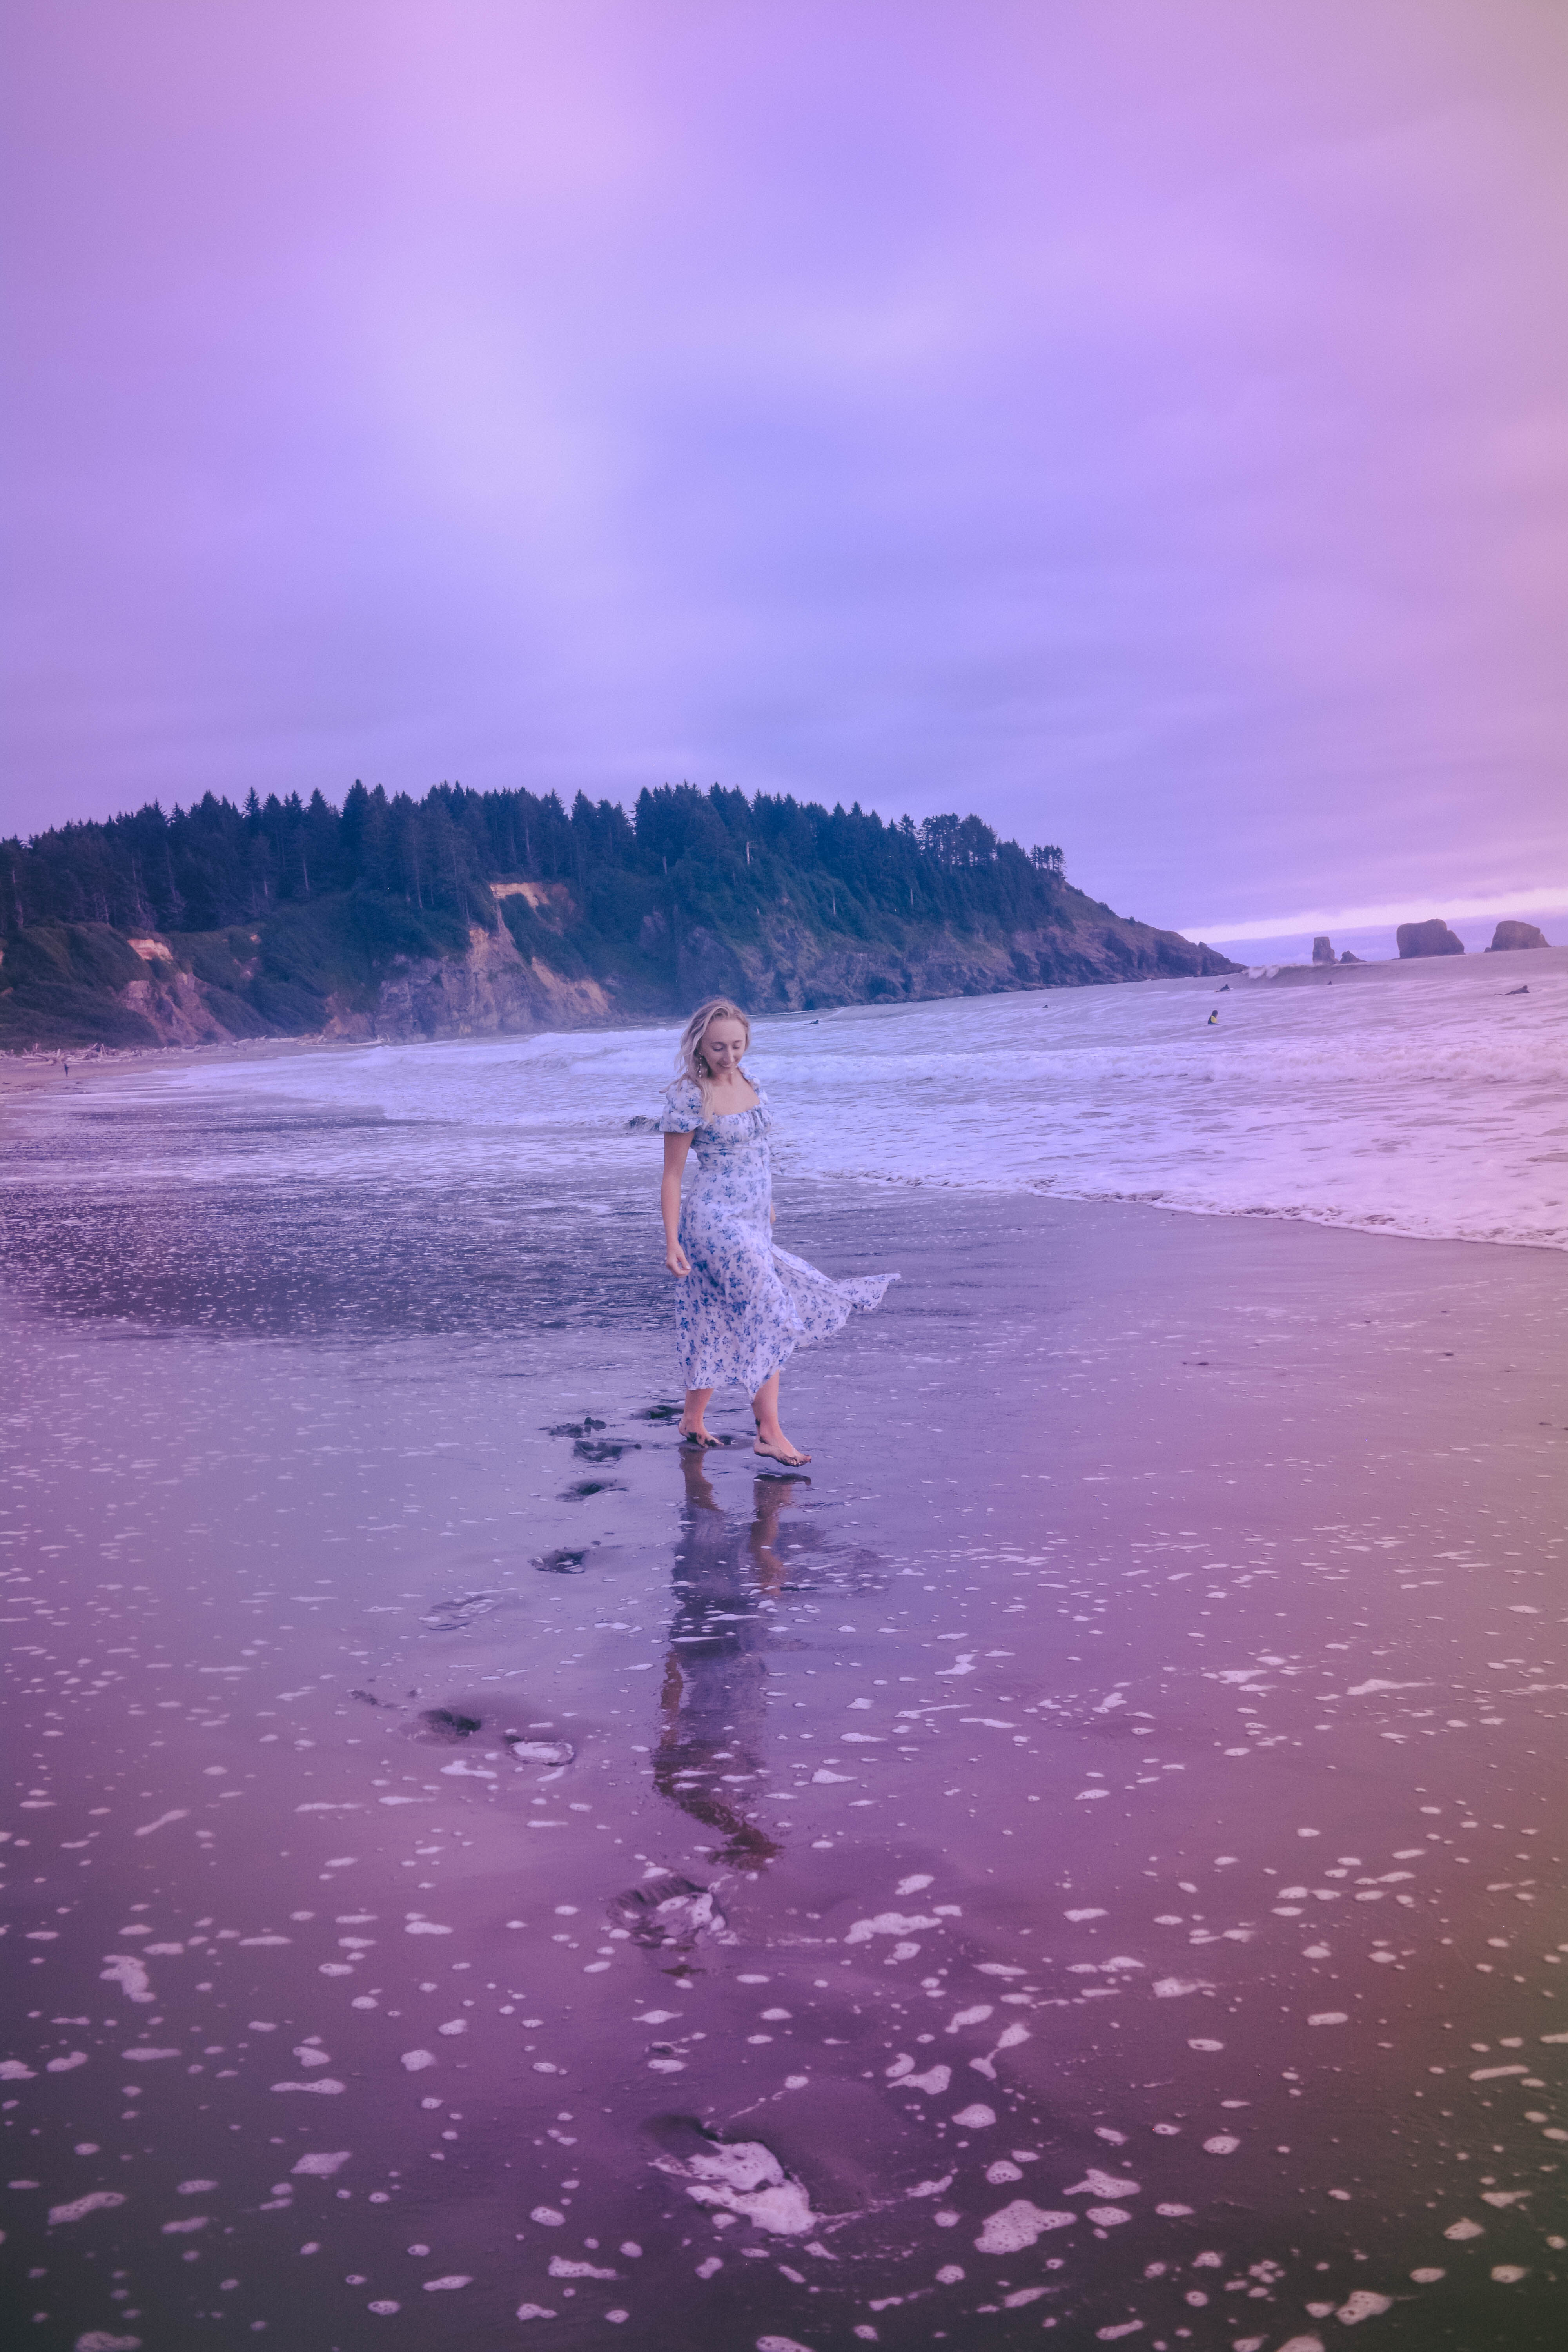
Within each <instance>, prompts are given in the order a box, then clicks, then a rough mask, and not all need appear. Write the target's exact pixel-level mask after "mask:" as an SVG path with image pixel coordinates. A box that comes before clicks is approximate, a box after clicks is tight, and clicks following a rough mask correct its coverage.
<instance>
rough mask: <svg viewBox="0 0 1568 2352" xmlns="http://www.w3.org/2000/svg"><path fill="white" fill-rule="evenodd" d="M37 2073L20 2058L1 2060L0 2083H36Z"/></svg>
mask: <svg viewBox="0 0 1568 2352" xmlns="http://www.w3.org/2000/svg"><path fill="white" fill-rule="evenodd" d="M37 2079H38V2077H37V2073H36V2071H35V2070H34V2069H33V2068H32V2067H31V2066H28V2065H26V2064H24V2063H23V2061H22V2060H21V2059H20V2058H0V2083H36V2082H37Z"/></svg>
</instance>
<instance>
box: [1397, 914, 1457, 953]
mask: <svg viewBox="0 0 1568 2352" xmlns="http://www.w3.org/2000/svg"><path fill="white" fill-rule="evenodd" d="M1394 943H1395V945H1396V946H1397V948H1398V950H1399V952H1400V954H1401V955H1402V956H1406V957H1408V956H1446V955H1463V954H1464V952H1465V942H1464V940H1461V939H1457V938H1456V937H1455V935H1454V933H1453V932H1452V931H1451V930H1450V929H1448V926H1447V923H1446V922H1444V920H1443V919H1442V918H1441V916H1439V915H1434V916H1433V918H1432V920H1431V921H1430V922H1429V923H1401V924H1400V926H1399V929H1397V930H1396V931H1395V933H1394Z"/></svg>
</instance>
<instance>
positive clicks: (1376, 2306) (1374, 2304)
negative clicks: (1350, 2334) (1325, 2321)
mask: <svg viewBox="0 0 1568 2352" xmlns="http://www.w3.org/2000/svg"><path fill="white" fill-rule="evenodd" d="M1393 2308H1394V2297H1393V2296H1392V2295H1391V2294H1373V2291H1372V2289H1371V2288H1370V2287H1364V2286H1358V2287H1357V2289H1356V2291H1355V2293H1354V2294H1352V2295H1350V2296H1349V2297H1347V2299H1346V2300H1345V2301H1344V2302H1343V2303H1342V2304H1341V2305H1340V2307H1339V2309H1338V2310H1337V2311H1336V2312H1335V2314H1334V2317H1335V2318H1336V2319H1337V2320H1339V2321H1340V2322H1341V2324H1342V2326H1346V2327H1354V2326H1355V2325H1356V2324H1357V2322H1358V2321H1359V2320H1363V2319H1381V2318H1382V2316H1383V2315H1384V2312H1385V2311H1392V2310H1393Z"/></svg>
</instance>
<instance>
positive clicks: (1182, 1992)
mask: <svg viewBox="0 0 1568 2352" xmlns="http://www.w3.org/2000/svg"><path fill="white" fill-rule="evenodd" d="M1212 1990H1213V1987H1212V1986H1211V1985H1209V1984H1207V1983H1206V1982H1205V1979H1203V1978H1202V1977H1160V1978H1159V1979H1156V1982H1155V1985H1154V1998H1155V2000H1184V1998H1185V1996H1186V1995H1187V1994H1188V1993H1190V1992H1210V1991H1212Z"/></svg>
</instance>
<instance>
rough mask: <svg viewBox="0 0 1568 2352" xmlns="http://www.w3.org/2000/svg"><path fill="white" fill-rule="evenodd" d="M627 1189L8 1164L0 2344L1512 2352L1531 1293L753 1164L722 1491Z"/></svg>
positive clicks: (1554, 2097)
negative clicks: (682, 1405)
mask: <svg viewBox="0 0 1568 2352" xmlns="http://www.w3.org/2000/svg"><path fill="white" fill-rule="evenodd" d="M120 1115H121V1116H123V1115H129V1114H120ZM112 1124H113V1122H112V1120H110V1127H112ZM109 1140H110V1139H109V1137H107V1136H106V1137H105V1138H104V1139H102V1140H101V1143H100V1148H103V1149H105V1150H107V1149H108V1146H109ZM23 1172H24V1173H25V1171H23ZM7 1225H8V1234H7V1239H8V1243H9V1245H10V1246H9V1249H8V1262H9V1264H10V1265H11V1268H12V1277H11V1282H10V1286H9V1292H8V1297H7V1301H6V1307H5V1315H6V1322H7V1331H6V1353H7V1359H8V1361H9V1362H10V1364H11V1365H12V1367H13V1372H12V1378H11V1380H10V1381H9V1382H8V1390H9V1394H10V1400H11V1402H10V1409H9V1421H10V1434H11V1438H12V1444H13V1451H12V1475H11V1478H10V1481H9V1484H10V1489H11V1491H10V1494H9V1496H8V1497H7V1500H8V1504H9V1513H8V1517H7V1519H6V1521H5V1525H6V1527H7V1528H8V1529H9V1530H10V1533H9V1536H8V1538H7V1544H6V1551H7V1560H8V1583H7V1588H6V1589H7V1591H8V1593H9V1594H10V1596H11V1610H10V1614H11V1616H12V1621H13V1622H12V1625H11V1628H10V1631H11V1638H12V1643H13V1647H12V1651H11V1658H10V1668H9V1673H10V1689H9V1694H8V1705H7V1708H6V1717H5V1720H6V1738H7V1745H8V1748H9V1749H10V1753H11V1757H12V1759H13V1762H14V1764H15V1766H16V1772H17V1776H18V1778H17V1801H16V1807H15V1809H14V1810H12V1811H10V1812H9V1813H8V1814H7V1826H8V1828H9V1830H10V1832H11V1833H10V1836H9V1838H8V1839H7V1841H6V1849H7V1853H8V1857H9V1858H10V1859H11V1864H12V1867H11V1874H10V1875H11V1888H10V1892H9V1894H8V1895H7V1896H6V1918H7V1921H8V1932H7V1933H6V1935H5V1938H4V1941H3V1944H0V1968H4V1969H5V1971H6V1974H7V1978H8V1979H9V1980H8V1983H7V1993H6V2004H5V2013H6V2017H7V2019H8V2021H9V2032H10V2038H9V2040H8V2041H7V2042H6V2045H5V2051H4V2053H0V2055H3V2056H4V2058H5V2075H6V2080H5V2111H4V2125H5V2131H6V2133H7V2135H8V2143H9V2147H10V2155H9V2157H8V2160H7V2166H6V2177H7V2179H8V2180H9V2181H10V2183H11V2186H10V2187H9V2188H8V2189H6V2191H5V2215H4V2227H5V2232H6V2236H5V2245H4V2247H3V2249H0V2260H4V2261H5V2263H7V2265H9V2266H10V2268H11V2284H10V2285H9V2287H8V2289H7V2294H8V2298H9V2300H10V2303H11V2307H12V2308H13V2309H16V2310H18V2311H22V2312H24V2313H25V2314H26V2315H27V2317H28V2321H29V2326H30V2329H31V2334H30V2340H32V2341H34V2342H37V2343H38V2344H39V2345H42V2346H46V2347H53V2346H56V2345H59V2346H76V2345H78V2344H79V2343H81V2342H89V2343H93V2344H104V2343H108V2342H110V2341H114V2342H128V2341H130V2340H131V2339H132V2338H134V2339H136V2340H137V2341H138V2342H139V2343H142V2344H146V2345H148V2346H152V2345H157V2344H170V2343H176V2342H177V2343H180V2344H185V2343H196V2342H205V2341H207V2340H209V2338H210V2339H211V2340H215V2341H222V2340H225V2338H226V2337H229V2336H237V2335H245V2334H248V2333H250V2332H252V2331H255V2332H258V2333H259V2332H269V2333H270V2334H272V2335H273V2336H281V2337H282V2338H283V2340H286V2341H287V2342H289V2344H290V2345H300V2346H309V2347H312V2352H313V2347H322V2352H325V2347H358V2346H360V2345H362V2344H363V2343H366V2342H369V2341H376V2342H380V2341H391V2342H404V2343H409V2344H417V2345H419V2346H432V2347H436V2346H441V2345H446V2344H448V2343H450V2344H457V2343H459V2342H463V2343H468V2342H471V2341H475V2340H482V2341H485V2342H487V2343H488V2342H500V2341H510V2340H511V2339H512V2337H513V2336H514V2335H515V2334H517V2333H519V2332H520V2330H523V2329H536V2330H537V2331H538V2332H539V2333H540V2334H541V2336H542V2340H544V2341H546V2342H549V2343H552V2344H560V2345H566V2346H571V2345H576V2344H586V2343H589V2342H596V2341H599V2340H601V2339H604V2338H605V2336H606V2334H607V2333H610V2334H611V2335H612V2336H613V2340H615V2341H616V2342H621V2343H626V2344H636V2345H646V2346H649V2347H656V2346H657V2347H664V2346H668V2345H669V2344H671V2343H673V2342H680V2343H683V2344H691V2345H694V2346H702V2347H708V2346H713V2347H731V2346H750V2345H752V2344H757V2343H763V2344H769V2345H783V2344H790V2345H800V2346H805V2347H811V2352H828V2347H834V2346H838V2345H844V2346H849V2345H851V2344H854V2343H856V2342H862V2341H863V2342H872V2343H878V2344H880V2345H884V2346H892V2347H903V2346H913V2345H917V2344H918V2345H925V2344H929V2343H934V2342H946V2343H949V2344H952V2345H953V2346H955V2347H969V2346H972V2345H973V2346H982V2345H984V2346H990V2345H995V2346H999V2347H1011V2346H1013V2345H1016V2344H1023V2343H1026V2342H1030V2343H1032V2342H1034V2341H1036V2340H1037V2338H1038V2337H1039V2336H1041V2335H1042V2333H1049V2332H1052V2331H1055V2335H1056V2340H1057V2341H1058V2342H1062V2343H1065V2344H1069V2345H1074V2346H1076V2345H1079V2344H1083V2345H1089V2344H1090V2343H1096V2342H1099V2341H1102V2340H1103V2341H1113V2340H1119V2339H1120V2338H1121V2337H1123V2336H1126V2337H1127V2338H1128V2339H1129V2340H1130V2341H1131V2342H1134V2343H1137V2344H1146V2345H1148V2346H1150V2347H1156V2348H1157V2347H1174V2346H1175V2345H1176V2344H1178V2343H1180V2344H1181V2345H1183V2346H1188V2345H1190V2346H1192V2347H1194V2352H1201V2347H1209V2346H1218V2345H1226V2346H1234V2347H1250V2352H1264V2347H1267V2352H1277V2347H1283V2346H1285V2345H1287V2344H1291V2345H1295V2346H1297V2347H1301V2346H1302V2345H1304V2344H1307V2343H1310V2342H1311V2341H1313V2340H1319V2341H1321V2342H1324V2343H1327V2342H1328V2341H1329V2340H1330V2338H1333V2339H1334V2340H1337V2339H1338V2336H1339V2330H1340V2326H1341V2325H1342V2324H1343V2323H1346V2322H1350V2323H1359V2322H1363V2321H1364V2322H1367V2323H1369V2324H1370V2323H1371V2322H1373V2321H1375V2322H1376V2326H1375V2329H1374V2340H1375V2341H1381V2342H1384V2343H1386V2344H1388V2345H1390V2346H1408V2347H1416V2346H1420V2347H1423V2352H1428V2348H1429V2347H1435V2346H1447V2345H1451V2346H1454V2347H1493V2346H1496V2347H1508V2352H1514V2348H1515V2347H1535V2346H1541V2347H1546V2346H1548V2345H1551V2344H1553V2343H1554V2342H1555V2341H1556V2340H1557V2335H1558V2332H1559V2327H1560V2321H1561V2314H1562V2298H1563V2284H1562V2282H1563V2274H1564V2252H1563V2235H1562V2232H1563V2202H1562V2179H1563V2170H1562V2168H1563V2150H1564V2147H1568V2141H1565V2140H1564V2137H1563V2133H1564V2126H1565V2125H1568V2114H1565V2112H1564V2108H1565V2105H1568V2103H1565V2102H1564V2100H1563V2074H1564V2053H1565V2051H1568V2041H1565V2040H1564V2038H1563V2037H1564V2036H1568V1996H1565V1993H1564V1989H1563V1981H1562V1979H1563V1958H1564V1957H1568V1911H1565V1909H1564V1905H1563V1894H1562V1872H1561V1851H1562V1822H1563V1818H1564V1794H1565V1791H1564V1786H1563V1781H1564V1770H1563V1738H1562V1723H1563V1686H1564V1684H1565V1683H1568V1670H1565V1669H1568V1662H1565V1659H1564V1654H1563V1621H1564V1603H1563V1583H1562V1564H1561V1563H1562V1541H1563V1538H1562V1519H1563V1511H1562V1502H1563V1492H1564V1469H1563V1460H1564V1457H1563V1448H1564V1447H1565V1446H1568V1429H1565V1428H1564V1426H1563V1423H1564V1420H1565V1418H1568V1417H1565V1416H1564V1414H1563V1411H1562V1400H1561V1385H1560V1374H1561V1364H1562V1346H1563V1310H1564V1306H1565V1303H1568V1265H1565V1264H1564V1261H1563V1256H1562V1255H1561V1254H1560V1253H1554V1252H1545V1251H1535V1250H1527V1249H1498V1248H1485V1247H1480V1246H1477V1245H1474V1244H1461V1243H1453V1244H1447V1243H1423V1242H1415V1241H1409V1240H1392V1239H1384V1238H1380V1237H1377V1236H1370V1235H1366V1234H1353V1233H1345V1232H1336V1231H1331V1230H1324V1229H1321V1228H1318V1227H1314V1226H1310V1225H1300V1224H1292V1223H1284V1222H1276V1221H1267V1220H1261V1219H1259V1220H1249V1219H1246V1218H1202V1217H1193V1216H1183V1215H1175V1214H1171V1213H1165V1212H1162V1211H1160V1210H1155V1209H1149V1208H1139V1207H1125V1206H1113V1205H1101V1204H1094V1203H1083V1202H1052V1201H1049V1200H1038V1199H1019V1200H1009V1199H1006V1198H997V1197H981V1196H976V1195H974V1194H966V1193H960V1192H941V1191H937V1192H931V1191H926V1192H913V1191H910V1190H901V1189H899V1188H896V1187H886V1188H873V1187H868V1186H865V1185H858V1186H847V1185H846V1186H841V1187H832V1186H826V1185H820V1184H805V1183H802V1184H798V1185H796V1186H795V1187H786V1188H785V1189H784V1192H783V1194H782V1204H781V1218H780V1234H781V1238H784V1240H785V1241H786V1245H787V1246H790V1247H794V1248H797V1249H799V1250H800V1251H802V1252H803V1253H804V1254H805V1255H807V1256H809V1257H811V1258H812V1259H814V1260H815V1261H816V1262H818V1263H820V1264H823V1265H826V1266H827V1267H828V1268H830V1269H835V1270H840V1271H845V1272H848V1271H851V1270H856V1271H859V1270H877V1269H879V1268H887V1267H897V1268H898V1269H899V1270H900V1273H901V1275H902V1277H903V1278H902V1281H901V1283H900V1285H899V1286H897V1287H896V1288H895V1289H894V1291H893V1292H892V1293H891V1294H890V1297H889V1302H888V1306H887V1307H886V1308H885V1309H884V1311H883V1312H882V1313H881V1314H880V1315H879V1316H877V1317H875V1318H867V1319H865V1320H863V1321H859V1322H858V1323H857V1325H856V1326H855V1327H853V1328H852V1329H851V1330H850V1331H848V1332H847V1333H846V1334H844V1335H843V1337H842V1338H841V1339H840V1340H839V1341H838V1342H837V1343H836V1344H835V1345H834V1346H833V1347H832V1348H831V1349H826V1350H823V1351H821V1352H818V1353H815V1354H812V1355H808V1356H803V1357H802V1358H800V1359H799V1360H798V1362H797V1365H796V1366H795V1370H794V1371H793V1373H792V1376H791V1381H790V1383H789V1393H788V1398H787V1405H788V1410H787V1412H786V1426H788V1427H789V1428H790V1429H791V1431H792V1433H794V1434H795V1436H796V1437H797V1439H798V1440H799V1442H801V1443H803V1444H805V1445H807V1446H809V1447H810V1448H811V1449H812V1451H813V1453H814V1456H815V1458H814V1460H813V1462H812V1464H811V1465H810V1472H809V1475H808V1477H807V1478H806V1479H805V1480H801V1481H798V1482H790V1481H781V1480H774V1479H772V1478H757V1477H755V1476H754V1475H753V1474H752V1462H751V1457H750V1454H749V1452H748V1451H747V1450H746V1448H745V1445H744V1444H743V1437H744V1433H743V1432H742V1426H741V1420H740V1416H739V1413H738V1412H737V1410H736V1407H737V1405H738V1403H739V1401H738V1400H731V1402H730V1404H729V1406H728V1407H726V1408H723V1409H721V1416H720V1419H721V1425H722V1426H724V1427H725V1429H726V1430H727V1432H728V1433H730V1434H731V1436H733V1437H734V1438H735V1439H736V1440H737V1441H742V1442H738V1443H737V1444H735V1445H734V1446H733V1447H732V1448H730V1449H726V1450H725V1451H723V1452H722V1453H721V1454H715V1455H712V1456H710V1457H709V1458H708V1460H707V1461H706V1463H704V1464H702V1465H696V1464H692V1463H689V1462H683V1461H682V1459H681V1457H680V1456H679V1454H678V1452H677V1449H676V1446H675V1444H674V1441H673V1437H672V1433H671V1429H670V1424H669V1419H668V1415H669V1412H670V1407H671V1403H672V1399H671V1397H670V1393H669V1389H668V1374H667V1370H666V1356H667V1340H666V1338H665V1322H664V1318H665V1314H666V1308H667V1301H666V1299H665V1297H664V1293H663V1280H664V1277H663V1276H662V1275H661V1274H660V1272H659V1271H658V1265H657V1256H656V1254H655V1250H654V1247H653V1238H654V1229H653V1222H652V1203H651V1200H645V1199H643V1198H641V1197H638V1196H631V1195H628V1194H626V1192H623V1191H618V1190H606V1191H605V1192H603V1193H602V1195H600V1196H596V1197H595V1196H592V1194H591V1192H589V1193H585V1192H584V1188H583V1187H582V1186H580V1185H579V1186H577V1187H575V1188H574V1187H572V1186H571V1185H569V1184H564V1183H563V1185H560V1186H557V1187H556V1188H554V1189H553V1190H552V1189H551V1188H549V1187H548V1186H542V1185H540V1184H539V1183H537V1182H530V1183H528V1184H526V1185H524V1184H519V1185H517V1186H515V1187H513V1188H512V1189H511V1190H510V1192H508V1191H505V1190H497V1191H495V1192H493V1193H492V1195H491V1196H490V1197H489V1202H488V1209H487V1216H486V1218H484V1219H476V1217H475V1215H474V1213H473V1204H472V1202H471V1199H468V1198H467V1196H465V1197H464V1198H462V1199H458V1198H457V1197H455V1196H454V1197H451V1198H445V1197H443V1195H442V1194H441V1192H440V1191H439V1190H438V1189H431V1188H428V1187H421V1188H410V1189H408V1190H407V1191H405V1192H399V1191H397V1190H396V1189H395V1188H388V1189H387V1190H385V1191H384V1192H383V1193H382V1194H380V1195H379V1196H378V1197H377V1198H376V1199H375V1201H374V1213H371V1204H370V1203H369V1202H367V1197H366V1195H365V1194H364V1193H363V1192H359V1191H354V1190H353V1189H352V1188H346V1187H345V1188H343V1189H342V1191H340V1192H333V1191H332V1189H331V1187H327V1186H320V1185H318V1186H314V1187H309V1188H298V1189H295V1190H292V1191H291V1190H290V1189H289V1187H287V1186H281V1187H279V1186H273V1187H270V1188H250V1189H246V1188H243V1187H225V1186H223V1185H220V1184H214V1183H210V1182H203V1183H196V1182H194V1181H193V1182H192V1183H191V1184H189V1185H187V1186H184V1187H183V1188H181V1187H178V1186H171V1187H155V1186H146V1187H142V1188H141V1189H140V1190H136V1191H132V1192H129V1193H125V1194H122V1195H116V1194H115V1193H114V1192H113V1190H112V1188H110V1187H105V1188H104V1189H103V1190H102V1191H101V1192H92V1191H91V1190H90V1189H89V1191H88V1192H82V1193H79V1194H77V1195H75V1196H73V1197H71V1198H69V1199H68V1200H64V1201H62V1200H60V1199H58V1198H55V1197H54V1196H52V1195H51V1194H50V1193H49V1192H48V1191H47V1188H44V1187H39V1188H37V1190H36V1191H30V1190H29V1188H28V1186H27V1185H26V1182H22V1183H19V1184H16V1185H15V1186H14V1187H13V1190H12V1194H11V1201H10V1206H9V1210H8V1215H7ZM1499 2135H1501V2137H1499ZM35 2314H37V2315H39V2316H37V2319H36V2321H35V2320H34V2318H33V2315H35ZM1336 2314H1337V2315H1338V2317H1337V2318H1336V2316H1335V2315H1336ZM94 2331H97V2332H96V2333H94ZM523 2340H526V2341H531V2340H532V2337H531V2336H524V2339H523Z"/></svg>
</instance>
